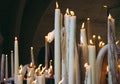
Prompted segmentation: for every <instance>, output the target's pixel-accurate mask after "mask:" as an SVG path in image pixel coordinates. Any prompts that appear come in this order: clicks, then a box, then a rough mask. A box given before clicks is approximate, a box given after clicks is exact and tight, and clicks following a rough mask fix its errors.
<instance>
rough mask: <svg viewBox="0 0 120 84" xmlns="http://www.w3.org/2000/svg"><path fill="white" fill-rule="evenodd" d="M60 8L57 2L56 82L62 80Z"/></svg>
mask: <svg viewBox="0 0 120 84" xmlns="http://www.w3.org/2000/svg"><path fill="white" fill-rule="evenodd" d="M60 14H61V13H60V9H58V4H57V2H56V9H55V23H54V26H55V49H54V50H55V51H54V53H55V58H54V59H55V60H54V61H55V63H54V64H55V68H54V71H55V84H57V83H58V82H59V81H60V75H61V71H60V34H61V33H60V27H61V25H60V23H61V21H60Z"/></svg>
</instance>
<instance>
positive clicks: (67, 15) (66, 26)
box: [64, 8, 70, 84]
mask: <svg viewBox="0 0 120 84" xmlns="http://www.w3.org/2000/svg"><path fill="white" fill-rule="evenodd" d="M64 25H65V35H66V57H65V59H66V68H67V74H68V66H69V65H68V64H69V61H68V60H69V32H70V28H69V27H70V14H69V9H68V8H67V10H66V14H65V15H64ZM66 84H67V83H66Z"/></svg>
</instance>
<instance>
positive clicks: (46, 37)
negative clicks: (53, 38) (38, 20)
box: [45, 34, 49, 42]
mask: <svg viewBox="0 0 120 84" xmlns="http://www.w3.org/2000/svg"><path fill="white" fill-rule="evenodd" d="M48 35H49V34H48ZM48 35H47V36H45V40H46V41H47V42H48V41H49V38H48V37H49V36H48Z"/></svg>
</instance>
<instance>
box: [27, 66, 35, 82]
mask: <svg viewBox="0 0 120 84" xmlns="http://www.w3.org/2000/svg"><path fill="white" fill-rule="evenodd" d="M27 72H28V73H30V76H31V81H33V80H34V72H35V69H34V68H30V67H28V71H27Z"/></svg>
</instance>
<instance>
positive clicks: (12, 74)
mask: <svg viewBox="0 0 120 84" xmlns="http://www.w3.org/2000/svg"><path fill="white" fill-rule="evenodd" d="M13 66H14V65H13V51H11V77H13V76H14V71H13Z"/></svg>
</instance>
